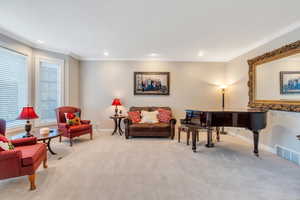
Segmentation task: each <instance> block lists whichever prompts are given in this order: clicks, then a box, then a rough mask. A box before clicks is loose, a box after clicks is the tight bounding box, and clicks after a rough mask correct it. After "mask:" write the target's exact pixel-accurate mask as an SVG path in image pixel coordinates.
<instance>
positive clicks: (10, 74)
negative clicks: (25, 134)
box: [0, 47, 28, 128]
mask: <svg viewBox="0 0 300 200" xmlns="http://www.w3.org/2000/svg"><path fill="white" fill-rule="evenodd" d="M27 76H28V73H27V56H24V55H22V54H19V53H16V52H14V51H10V50H7V49H5V48H2V47H0V118H1V119H5V120H6V123H7V128H15V127H19V126H23V125H24V123H25V122H24V121H22V120H16V118H17V117H18V115H19V113H20V111H21V109H22V108H23V107H24V106H26V105H27V99H28V98H27V94H28V82H27V78H28V77H27Z"/></svg>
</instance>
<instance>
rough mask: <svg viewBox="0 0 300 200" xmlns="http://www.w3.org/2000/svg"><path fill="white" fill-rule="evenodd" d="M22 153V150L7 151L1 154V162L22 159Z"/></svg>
mask: <svg viewBox="0 0 300 200" xmlns="http://www.w3.org/2000/svg"><path fill="white" fill-rule="evenodd" d="M21 156H22V153H21V151H20V150H7V151H1V152H0V162H1V161H4V160H9V159H10V160H14V159H21Z"/></svg>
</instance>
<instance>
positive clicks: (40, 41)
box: [36, 40, 45, 44]
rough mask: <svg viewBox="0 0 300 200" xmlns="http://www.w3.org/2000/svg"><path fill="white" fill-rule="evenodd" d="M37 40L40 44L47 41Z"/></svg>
mask: <svg viewBox="0 0 300 200" xmlns="http://www.w3.org/2000/svg"><path fill="white" fill-rule="evenodd" d="M36 42H37V43H39V44H44V43H45V42H44V41H43V40H37V41H36Z"/></svg>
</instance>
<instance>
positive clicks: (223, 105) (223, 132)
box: [220, 85, 227, 135]
mask: <svg viewBox="0 0 300 200" xmlns="http://www.w3.org/2000/svg"><path fill="white" fill-rule="evenodd" d="M220 88H221V90H222V109H223V110H224V109H225V89H226V88H227V85H221V86H220ZM221 134H223V135H226V134H227V132H225V130H224V126H223V127H222V131H221Z"/></svg>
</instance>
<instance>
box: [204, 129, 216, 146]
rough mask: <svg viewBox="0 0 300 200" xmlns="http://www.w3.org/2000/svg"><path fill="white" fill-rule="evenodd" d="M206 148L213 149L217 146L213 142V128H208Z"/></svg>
mask: <svg viewBox="0 0 300 200" xmlns="http://www.w3.org/2000/svg"><path fill="white" fill-rule="evenodd" d="M205 146H206V147H207V148H211V147H214V146H215V145H214V143H213V141H212V127H208V128H207V144H206V145H205Z"/></svg>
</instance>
